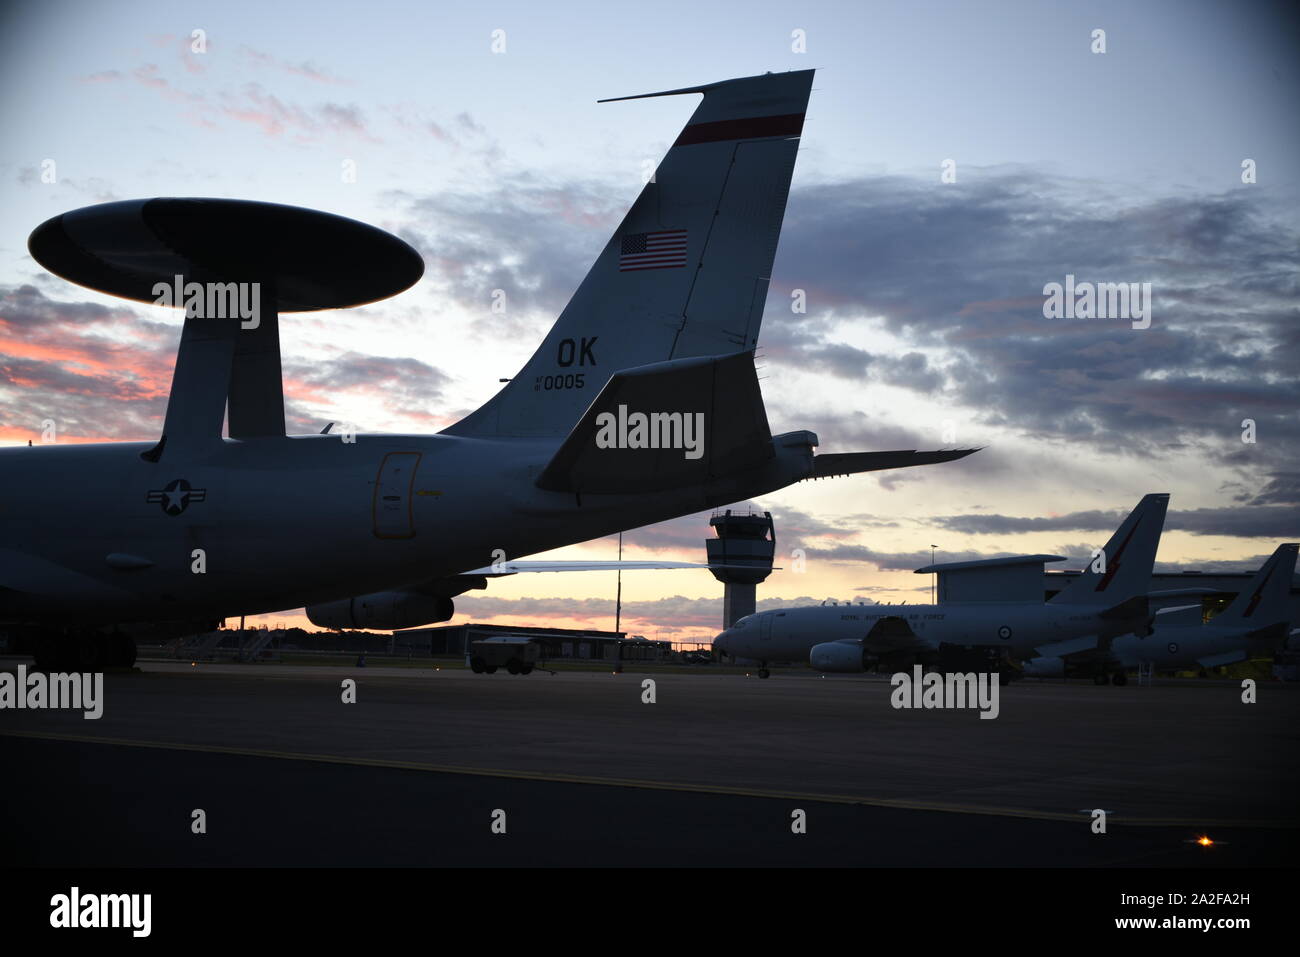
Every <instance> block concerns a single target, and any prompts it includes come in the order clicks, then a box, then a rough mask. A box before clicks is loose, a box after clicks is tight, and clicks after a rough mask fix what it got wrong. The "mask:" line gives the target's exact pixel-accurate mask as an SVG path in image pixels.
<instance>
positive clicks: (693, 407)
mask: <svg viewBox="0 0 1300 957" xmlns="http://www.w3.org/2000/svg"><path fill="white" fill-rule="evenodd" d="M774 454H775V453H774V451H773V448H772V433H771V430H770V429H769V428H768V425H767V413H766V412H765V411H764V409H763V397H762V395H761V393H760V392H759V388H758V376H757V374H756V373H755V371H754V354H753V352H737V353H734V354H732V355H729V356H721V357H718V356H704V357H700V358H694V359H673V360H669V361H667V362H655V363H651V364H650V365H644V366H638V367H636V368H632V369H624V370H623V371H621V372H616V373H614V375H612V376H610V379H609V381H608V382H607V383H606V384H605V388H603V389H601V391H600V395H598V396H596V400H595V401H594V402H592V403H591V406H590V407H589V408H588V409H587V411H586V412H585V413H583V416H582V418H581V419H580V420H579V421H578V424H577V425H576V426H574V428H573V431H571V432H570V433H569V435H568V437H567V438H566V439H565V440H564V442H563V444H562V445H561V446H560V448H559V450H558V451H557V452H556V453H555V455H554V457H553V458H552V459H551V461H550V462H549V463H547V466H546V468H545V469H543V470H542V474H541V475H539V476H538V478H537V487H538V488H543V489H546V490H548V491H553V492H577V493H584V492H592V493H612V494H620V493H627V492H656V491H662V490H665V489H673V488H682V487H684V486H688V485H702V484H704V483H706V482H708V481H710V480H712V479H715V478H719V477H723V476H727V475H731V474H735V473H738V472H743V471H746V470H749V469H753V468H755V467H757V466H759V465H762V464H763V463H764V462H766V461H767V460H768V459H770V458H772V457H773V455H774Z"/></svg>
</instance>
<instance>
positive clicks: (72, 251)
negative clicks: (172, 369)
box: [27, 199, 424, 312]
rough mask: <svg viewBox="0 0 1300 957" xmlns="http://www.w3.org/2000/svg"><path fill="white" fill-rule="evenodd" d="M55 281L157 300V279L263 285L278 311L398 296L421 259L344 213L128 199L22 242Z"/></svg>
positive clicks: (419, 270) (80, 213) (63, 220)
mask: <svg viewBox="0 0 1300 957" xmlns="http://www.w3.org/2000/svg"><path fill="white" fill-rule="evenodd" d="M27 248H28V249H29V250H30V251H31V254H32V256H33V258H35V260H36V261H37V262H39V263H40V264H41V265H42V266H44V267H45V268H46V269H48V270H49V271H50V272H52V273H54V274H55V275H58V276H62V277H63V278H64V279H67V280H69V281H71V282H75V283H77V284H79V285H82V286H88V287H89V288H91V289H96V290H98V291H100V292H105V293H108V294H110V295H114V296H122V297H124V298H126V299H135V300H138V301H140V302H155V301H156V300H157V298H158V296H157V294H156V293H155V292H154V286H155V285H156V284H157V283H167V284H168V285H171V284H173V283H174V282H175V278H176V276H177V275H180V276H181V277H183V279H184V281H185V282H200V283H207V282H260V283H262V285H263V289H264V290H268V291H269V292H270V294H271V295H272V296H273V297H274V300H275V306H276V309H277V310H278V311H279V312H309V311H314V310H318V309H342V308H346V307H349V306H360V305H364V304H365V303H368V302H375V301H376V300H379V299H386V298H388V297H389V296H393V295H396V294H397V293H399V292H401V291H402V290H404V289H408V288H410V287H411V286H412V285H414V284H415V283H416V282H417V281H418V280H419V278H420V276H422V275H423V274H424V261H423V260H422V259H421V258H420V254H419V253H417V252H416V251H415V250H414V249H413V248H411V246H410V245H408V244H407V243H405V242H403V241H402V240H400V239H398V238H397V237H396V236H394V235H392V234H391V233H387V232H385V231H384V230H382V229H378V228H376V227H374V226H368V225H366V224H365V223H359V222H357V221H356V220H353V219H347V218H345V217H343V216H335V215H334V214H332V213H323V212H320V211H319V210H314V209H304V208H302V207H300V206H284V205H281V204H279V203H260V202H253V201H250V200H242V199H133V200H125V201H122V202H116V203H103V204H100V205H97V206H86V207H83V208H81V209H75V210H72V211H71V212H67V213H62V214H60V215H58V216H55V217H54V218H53V219H50V220H47V221H46V222H44V223H42V224H41V225H40V226H38V227H37V228H36V229H35V230H34V231H33V232H32V235H31V237H30V238H29V239H28V241H27Z"/></svg>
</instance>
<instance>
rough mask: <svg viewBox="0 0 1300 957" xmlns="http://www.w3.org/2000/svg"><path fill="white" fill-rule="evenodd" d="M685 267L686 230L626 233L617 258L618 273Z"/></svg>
mask: <svg viewBox="0 0 1300 957" xmlns="http://www.w3.org/2000/svg"><path fill="white" fill-rule="evenodd" d="M685 265H686V230H684V229H665V230H662V231H661V232H657V233H628V234H627V235H626V236H624V237H623V246H622V249H621V250H620V252H619V257H618V271H619V272H640V271H641V270H643V269H680V268H681V267H682V266H685Z"/></svg>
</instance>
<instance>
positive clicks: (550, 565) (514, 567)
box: [464, 561, 755, 578]
mask: <svg viewBox="0 0 1300 957" xmlns="http://www.w3.org/2000/svg"><path fill="white" fill-rule="evenodd" d="M664 568H717V569H745V570H746V571H753V570H754V568H755V566H753V565H710V564H708V563H706V562H661V561H606V562H601V561H596V562H564V561H554V562H498V563H497V564H495V565H486V566H484V567H483V568H475V569H474V570H473V571H468V572H465V573H464V574H466V575H483V576H484V577H486V578H499V577H501V576H503V575H518V574H520V573H522V572H604V571H610V572H612V571H625V572H629V571H642V570H646V569H664Z"/></svg>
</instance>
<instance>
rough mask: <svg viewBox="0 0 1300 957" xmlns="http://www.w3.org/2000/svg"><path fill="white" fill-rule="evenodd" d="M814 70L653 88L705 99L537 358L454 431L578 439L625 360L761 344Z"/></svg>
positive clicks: (633, 362) (642, 361) (635, 362)
mask: <svg viewBox="0 0 1300 957" xmlns="http://www.w3.org/2000/svg"><path fill="white" fill-rule="evenodd" d="M812 77H813V71H812V70H802V71H798V72H793V73H769V74H764V75H763V76H753V77H745V78H742V79H737V80H726V81H723V82H721V83H713V84H709V85H707V86H701V87H691V88H688V89H682V90H671V91H667V92H666V93H652V94H645V95H646V96H665V95H669V94H676V93H701V94H703V97H704V98H703V100H702V101H701V102H700V104H699V106H698V107H696V109H695V113H694V114H693V115H692V116H691V119H690V121H689V122H688V123H687V124H686V126H685V128H684V129H683V130H682V132H681V134H680V135H679V136H678V137H677V139H676V141H675V142H674V143H673V145H672V147H671V148H670V149H669V150H668V153H667V155H665V156H664V158H663V161H662V162H661V163H660V164H659V167H658V168H657V169H656V170H655V173H654V177H653V179H652V180H651V182H649V183H647V184H646V186H645V188H644V189H642V191H641V195H640V196H639V197H638V198H637V200H636V202H635V203H633V205H632V208H631V210H630V211H629V212H628V214H627V216H626V217H624V219H623V222H622V223H620V224H619V226H618V228H617V229H616V230H615V231H614V235H613V236H611V237H610V239H609V241H608V242H607V243H606V244H605V248H604V249H603V250H602V251H601V253H600V255H599V256H598V257H597V258H596V262H595V264H594V265H593V266H592V267H591V271H590V272H589V273H588V274H587V276H586V278H585V279H584V280H583V281H582V284H581V285H580V286H579V287H578V290H577V292H575V293H574V295H573V298H572V299H571V300H570V301H569V304H568V306H566V307H565V309H564V311H563V312H562V313H561V314H560V317H559V319H558V320H557V321H556V323H555V325H554V326H553V327H552V328H551V331H550V333H549V334H548V335H547V336H546V339H545V340H544V341H543V342H542V344H541V346H540V348H538V350H537V352H536V353H535V354H534V355H533V357H532V358H531V359H530V360H529V361H528V364H527V365H525V366H524V368H523V370H522V371H521V372H520V373H519V374H518V375H516V376H515V377H514V379H513V380H512V381H511V382H510V383H509V384H508V385H506V387H505V388H504V389H502V390H501V391H500V392H499V393H498V394H497V395H496V396H495V397H493V398H492V399H491V400H490V401H489V402H488V403H487V404H485V405H484V406H483V407H482V408H480V409H478V410H477V411H476V412H473V413H472V414H470V415H469V416H468V417H466V418H465V419H462V420H461V421H460V422H458V423H456V424H455V425H453V426H451V427H450V428H449V429H447V430H446V432H447V433H449V434H453V435H536V436H564V435H567V434H568V433H569V431H570V430H571V429H572V428H573V426H574V423H575V422H577V421H578V418H579V417H580V416H581V415H582V413H583V411H584V410H585V409H586V408H587V407H588V406H589V405H590V404H591V402H592V400H593V399H594V398H595V397H596V395H597V394H598V393H599V392H600V391H601V388H602V387H603V386H604V385H605V383H606V382H607V381H609V378H610V376H612V375H613V374H614V373H616V372H619V371H620V370H623V369H629V368H633V367H637V366H644V365H647V364H650V363H655V362H664V361H667V360H670V359H686V358H693V357H699V356H723V355H730V354H735V353H739V352H746V351H750V350H752V349H753V348H754V345H755V343H756V342H757V341H758V331H759V324H760V322H761V320H762V316H763V304H764V301H765V300H766V298H767V286H768V279H769V277H770V276H771V271H772V261H773V258H774V257H775V255H776V245H777V240H778V238H779V237H780V233H781V221H782V219H783V217H784V215H785V204H786V197H787V195H788V193H789V190H790V177H791V175H792V173H793V171H794V161H795V154H796V152H797V151H798V148H799V136H800V133H801V132H802V130H803V122H804V114H805V112H806V110H807V107H808V94H809V91H810V90H811V88H812ZM638 98H639V97H623V99H638Z"/></svg>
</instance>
